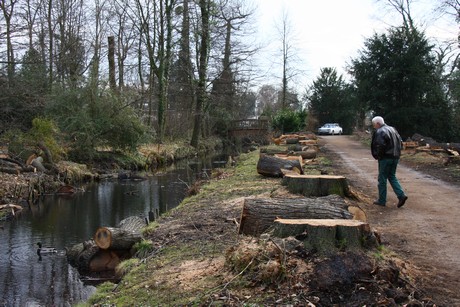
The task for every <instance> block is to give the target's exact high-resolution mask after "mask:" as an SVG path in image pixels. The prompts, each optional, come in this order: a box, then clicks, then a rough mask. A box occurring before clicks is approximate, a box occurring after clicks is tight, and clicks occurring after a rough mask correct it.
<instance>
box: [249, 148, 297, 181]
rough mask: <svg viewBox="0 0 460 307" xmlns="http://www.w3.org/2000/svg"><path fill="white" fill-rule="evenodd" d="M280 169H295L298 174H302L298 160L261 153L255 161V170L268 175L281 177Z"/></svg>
mask: <svg viewBox="0 0 460 307" xmlns="http://www.w3.org/2000/svg"><path fill="white" fill-rule="evenodd" d="M282 169H287V170H295V171H296V172H298V173H299V174H303V169H302V165H300V162H299V161H298V160H294V161H290V160H284V159H281V158H277V157H272V156H267V155H264V154H261V155H260V157H259V161H258V162H257V172H258V173H259V174H261V175H263V176H268V177H282V176H283V172H282V171H281V170H282Z"/></svg>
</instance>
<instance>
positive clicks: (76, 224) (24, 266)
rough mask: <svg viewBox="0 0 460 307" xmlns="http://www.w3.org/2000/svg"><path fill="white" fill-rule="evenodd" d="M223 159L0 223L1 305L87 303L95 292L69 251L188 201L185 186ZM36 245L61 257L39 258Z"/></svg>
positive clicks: (89, 189)
mask: <svg viewBox="0 0 460 307" xmlns="http://www.w3.org/2000/svg"><path fill="white" fill-rule="evenodd" d="M224 161H225V160H224ZM224 161H220V160H219V159H217V160H216V159H214V162H212V160H209V161H207V162H203V161H202V160H197V161H189V162H186V163H181V164H180V165H178V166H177V167H175V168H174V169H173V170H170V171H167V172H162V173H161V174H156V175H152V176H149V177H148V179H146V180H142V181H131V180H123V181H122V180H107V181H103V182H99V183H93V184H89V185H85V186H82V188H83V189H84V190H85V191H84V192H78V193H76V194H75V195H73V196H72V197H62V196H54V195H53V196H46V197H45V198H43V199H42V200H40V202H39V203H37V204H35V205H31V206H30V207H26V209H25V210H23V212H22V213H21V215H20V216H19V217H17V218H15V219H14V220H11V221H6V222H5V221H4V222H0V226H1V228H0V306H21V307H22V306H71V305H74V304H76V303H78V302H81V301H85V300H87V299H88V297H89V296H90V295H91V294H92V293H93V292H94V291H95V288H94V287H93V286H89V285H85V284H83V282H82V281H81V280H80V276H79V274H78V272H77V270H76V269H75V268H73V267H72V266H70V265H69V264H68V263H67V259H66V255H65V248H66V247H69V246H72V245H74V244H77V243H80V242H83V241H85V240H88V239H90V238H92V237H93V235H94V233H95V231H96V229H97V228H99V227H101V226H112V227H114V226H116V225H117V224H118V223H119V222H120V221H121V220H123V219H124V218H127V217H129V216H134V215H136V216H141V217H148V213H149V212H150V211H153V212H160V213H164V212H167V211H168V210H170V209H172V208H174V207H176V206H177V205H178V204H179V203H180V202H181V201H182V199H183V198H184V197H185V193H186V189H187V185H189V184H191V183H193V182H194V181H195V180H196V179H197V178H199V177H203V176H206V175H207V174H209V171H210V169H211V168H212V167H213V166H222V165H219V164H220V163H221V162H222V163H223V162H224ZM37 242H42V244H43V246H48V247H54V248H56V249H57V253H53V254H48V255H43V256H42V257H39V256H38V255H37V245H36V244H37Z"/></svg>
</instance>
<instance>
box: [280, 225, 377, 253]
mask: <svg viewBox="0 0 460 307" xmlns="http://www.w3.org/2000/svg"><path fill="white" fill-rule="evenodd" d="M273 235H274V236H276V237H280V238H286V237H291V236H292V237H295V238H296V239H298V240H300V241H302V242H303V245H304V247H305V249H306V250H307V251H313V252H319V253H322V254H331V253H335V252H337V251H339V250H345V249H347V250H350V249H352V250H353V249H362V248H369V247H376V246H378V244H379V242H378V238H377V237H376V236H375V234H374V233H373V232H372V230H371V228H370V226H369V224H368V223H366V222H362V221H357V220H343V219H276V220H275V227H274V230H273Z"/></svg>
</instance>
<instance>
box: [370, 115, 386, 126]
mask: <svg viewBox="0 0 460 307" xmlns="http://www.w3.org/2000/svg"><path fill="white" fill-rule="evenodd" d="M372 124H373V125H374V124H379V125H383V124H385V121H384V120H383V117H382V116H376V117H374V118H373V119H372Z"/></svg>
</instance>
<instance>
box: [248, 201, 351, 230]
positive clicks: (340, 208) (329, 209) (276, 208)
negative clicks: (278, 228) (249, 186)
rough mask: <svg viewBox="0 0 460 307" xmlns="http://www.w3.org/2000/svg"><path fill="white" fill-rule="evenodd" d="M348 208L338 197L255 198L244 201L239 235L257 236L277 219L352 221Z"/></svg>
mask: <svg viewBox="0 0 460 307" xmlns="http://www.w3.org/2000/svg"><path fill="white" fill-rule="evenodd" d="M347 208H348V205H347V204H346V203H345V201H344V199H343V198H341V197H339V196H337V195H330V196H326V197H318V198H255V199H250V198H248V199H246V200H245V201H244V205H243V210H242V213H241V220H240V227H239V233H240V234H246V235H252V236H258V235H260V234H262V233H264V232H266V231H267V230H268V229H269V228H270V227H272V226H273V223H274V220H275V219H276V218H289V219H352V218H353V214H351V213H350V212H348V210H347Z"/></svg>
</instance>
